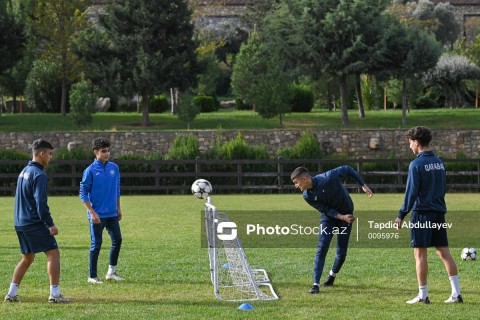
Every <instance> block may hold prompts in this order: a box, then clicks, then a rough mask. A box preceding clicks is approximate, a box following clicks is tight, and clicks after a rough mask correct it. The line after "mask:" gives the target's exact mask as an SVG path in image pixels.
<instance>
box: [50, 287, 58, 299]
mask: <svg viewBox="0 0 480 320" xmlns="http://www.w3.org/2000/svg"><path fill="white" fill-rule="evenodd" d="M50 295H52V296H54V297H58V296H59V295H60V286H59V285H53V286H50Z"/></svg>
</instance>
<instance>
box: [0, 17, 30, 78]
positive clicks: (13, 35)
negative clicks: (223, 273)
mask: <svg viewBox="0 0 480 320" xmlns="http://www.w3.org/2000/svg"><path fill="white" fill-rule="evenodd" d="M24 42H25V35H24V32H23V25H21V24H20V23H18V22H17V21H16V20H15V17H14V16H13V15H11V14H9V13H8V12H7V11H6V10H0V57H2V58H1V59H0V74H2V73H4V72H5V71H7V70H8V69H10V68H12V67H13V66H14V65H15V63H16V62H17V61H18V60H20V59H21V58H22V54H23V48H24Z"/></svg>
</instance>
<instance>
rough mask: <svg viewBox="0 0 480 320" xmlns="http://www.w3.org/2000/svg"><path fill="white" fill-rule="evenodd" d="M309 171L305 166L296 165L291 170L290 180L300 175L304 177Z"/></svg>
mask: <svg viewBox="0 0 480 320" xmlns="http://www.w3.org/2000/svg"><path fill="white" fill-rule="evenodd" d="M309 175H310V172H308V170H307V168H305V167H297V168H296V169H295V170H293V172H292V174H291V175H290V180H292V181H293V180H294V179H297V178H300V177H305V176H309Z"/></svg>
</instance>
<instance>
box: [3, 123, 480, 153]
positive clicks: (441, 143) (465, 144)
mask: <svg viewBox="0 0 480 320" xmlns="http://www.w3.org/2000/svg"><path fill="white" fill-rule="evenodd" d="M238 132H240V133H241V134H242V136H243V138H244V139H245V140H246V142H247V143H248V144H249V145H250V146H255V145H265V147H266V148H267V151H268V153H269V154H270V156H271V157H272V158H274V157H275V156H276V154H277V151H278V149H279V148H284V147H291V146H293V145H294V144H295V143H296V142H297V141H298V139H299V138H300V136H301V134H302V133H303V132H304V131H302V130H251V131H250V130H245V131H228V130H223V131H221V133H220V132H219V131H216V130H202V131H189V133H191V134H193V135H195V136H196V137H197V138H198V141H199V145H200V150H201V151H202V152H205V151H206V150H209V149H210V148H211V147H212V146H213V145H214V143H215V141H216V139H217V135H218V134H221V135H222V139H223V140H224V141H228V140H231V139H234V138H235V137H236V135H237V134H238ZM308 132H310V133H312V134H315V135H316V137H317V139H318V142H319V143H320V145H321V146H322V149H323V150H324V153H325V154H338V155H341V156H344V157H364V158H382V157H395V158H402V157H411V155H412V153H411V151H410V150H409V146H408V142H407V140H406V138H405V132H406V130H340V131H327V130H309V131H308ZM183 134H186V133H185V132H183V131H182V132H174V131H157V132H101V133H95V132H45V133H30V132H28V133H26V132H12V133H4V132H2V133H0V149H18V150H20V151H25V152H28V144H29V143H31V142H32V141H34V140H35V139H37V138H40V137H42V138H44V139H46V140H48V141H50V142H51V143H52V144H53V146H54V147H55V148H67V146H68V144H69V143H70V142H73V143H75V144H77V145H81V146H84V147H85V149H90V145H91V141H92V139H94V138H96V137H98V136H102V137H106V138H109V139H110V140H111V142H112V153H113V155H114V156H119V155H123V154H143V155H147V154H150V153H152V152H160V153H161V154H165V153H166V152H167V151H168V150H169V149H170V148H171V146H172V144H173V141H174V140H175V138H176V137H177V136H178V135H183ZM431 147H432V148H433V149H434V150H435V151H436V153H437V154H439V155H441V156H443V157H446V158H455V157H456V156H457V155H458V154H464V155H465V156H466V157H467V158H479V157H480V155H479V150H480V130H444V129H438V130H434V131H433V141H432V144H431Z"/></svg>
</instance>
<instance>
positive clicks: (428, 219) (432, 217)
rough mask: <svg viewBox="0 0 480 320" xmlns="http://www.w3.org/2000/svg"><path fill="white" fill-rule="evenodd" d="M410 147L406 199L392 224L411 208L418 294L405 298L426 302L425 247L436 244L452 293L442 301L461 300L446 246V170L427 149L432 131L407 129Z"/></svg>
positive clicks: (401, 225)
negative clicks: (411, 158) (410, 159)
mask: <svg viewBox="0 0 480 320" xmlns="http://www.w3.org/2000/svg"><path fill="white" fill-rule="evenodd" d="M406 136H407V138H408V142H409V147H410V149H411V150H412V152H413V153H414V154H415V155H416V156H417V158H416V159H415V160H413V161H412V162H411V163H410V165H409V168H408V178H407V186H406V190H405V199H404V201H403V205H402V207H401V208H400V210H399V212H398V215H397V218H396V219H395V226H396V227H398V228H402V227H403V226H404V225H405V223H404V222H403V219H404V218H405V216H406V215H407V214H408V213H409V212H410V211H412V215H411V217H410V223H409V224H407V226H408V227H409V228H410V235H411V245H412V247H414V249H413V250H414V251H413V252H414V256H415V268H416V272H417V282H418V295H417V296H416V297H415V298H413V299H411V300H408V301H407V303H408V304H415V303H424V304H429V303H430V299H429V297H428V286H427V278H428V262H427V258H428V255H427V249H428V247H435V250H436V252H437V255H438V256H439V257H440V259H442V262H443V264H444V266H445V269H446V271H447V273H448V276H449V280H450V284H451V287H452V293H451V295H450V297H449V298H448V299H447V300H445V303H463V298H462V296H461V294H460V284H459V281H458V271H457V265H456V263H455V260H454V259H453V258H452V255H451V253H450V249H449V248H448V239H447V225H446V223H445V214H446V212H447V207H446V205H445V188H446V172H445V165H444V163H443V161H442V160H440V158H438V157H437V156H435V154H434V153H433V151H431V150H430V147H429V145H430V141H431V140H432V134H431V131H430V129H428V128H427V127H422V126H419V127H415V128H412V129H410V130H409V131H408V132H407V135H406Z"/></svg>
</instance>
